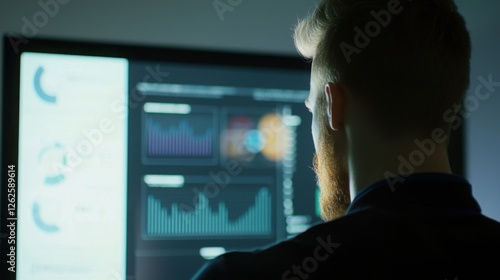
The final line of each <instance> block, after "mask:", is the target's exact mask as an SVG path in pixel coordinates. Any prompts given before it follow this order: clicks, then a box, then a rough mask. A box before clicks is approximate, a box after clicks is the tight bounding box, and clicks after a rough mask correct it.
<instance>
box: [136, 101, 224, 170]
mask: <svg viewBox="0 0 500 280" xmlns="http://www.w3.org/2000/svg"><path fill="white" fill-rule="evenodd" d="M217 130H218V127H217V120H216V118H215V113H214V112H203V111H202V112H196V113H190V114H161V113H158V114H156V113H145V114H144V115H143V135H142V139H143V140H142V141H143V144H142V146H143V148H142V151H143V160H144V163H146V164H162V165H163V164H176V165H179V164H181V165H192V164H198V165H211V164H214V163H215V162H216V160H218V157H219V148H218V146H219V135H218V133H216V132H217Z"/></svg>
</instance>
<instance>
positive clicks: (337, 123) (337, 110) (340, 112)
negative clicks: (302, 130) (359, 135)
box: [325, 83, 347, 130]
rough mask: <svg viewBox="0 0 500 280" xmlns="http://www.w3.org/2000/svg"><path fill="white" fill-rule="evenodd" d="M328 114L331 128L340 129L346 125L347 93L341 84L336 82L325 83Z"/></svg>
mask: <svg viewBox="0 0 500 280" xmlns="http://www.w3.org/2000/svg"><path fill="white" fill-rule="evenodd" d="M325 94H326V110H327V111H326V115H327V118H328V123H329V124H330V128H331V129H333V130H339V129H341V128H343V127H344V121H345V108H346V106H347V93H346V91H345V90H344V88H342V87H341V86H339V85H337V84H334V83H327V84H326V85H325Z"/></svg>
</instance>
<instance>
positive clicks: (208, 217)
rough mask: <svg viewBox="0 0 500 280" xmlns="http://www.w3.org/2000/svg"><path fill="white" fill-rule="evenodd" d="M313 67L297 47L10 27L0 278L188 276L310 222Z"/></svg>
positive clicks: (313, 204) (313, 218) (314, 213)
mask: <svg viewBox="0 0 500 280" xmlns="http://www.w3.org/2000/svg"><path fill="white" fill-rule="evenodd" d="M309 79H310V64H309V63H308V62H306V61H305V60H304V59H302V58H299V57H298V56H279V55H265V54H255V53H254V54H250V53H237V52H216V51H207V50H197V49H175V48H160V47H146V46H139V45H135V46H134V45H118V44H104V43H96V42H79V41H63V40H53V39H29V40H28V39H26V38H16V37H5V38H4V80H3V83H4V90H3V112H2V117H3V125H2V130H3V131H2V133H3V134H2V168H3V169H2V170H3V172H2V176H3V177H2V225H3V226H2V232H6V233H7V234H4V236H3V237H5V238H6V239H2V243H4V242H7V241H10V240H11V239H12V240H15V244H14V243H13V244H11V243H8V244H9V245H8V246H2V250H3V252H2V257H3V256H7V261H10V264H11V265H15V271H16V273H17V275H16V277H17V278H13V277H14V276H13V275H14V274H13V273H9V272H8V271H5V272H6V273H8V274H7V276H6V277H11V278H3V277H2V279H21V280H28V279H29V280H32V279H65V280H69V279H106V280H112V279H113V280H114V279H128V280H130V279H189V277H191V276H192V275H193V273H194V272H195V271H196V270H197V269H198V268H199V267H200V266H201V265H202V264H203V263H204V262H206V261H207V260H209V259H211V258H214V257H216V256H217V255H219V254H221V253H223V252H227V251H231V250H252V249H255V248H259V247H263V246H267V245H270V244H272V243H275V242H278V241H280V240H283V239H285V238H288V237H291V236H294V235H296V234H298V233H300V232H303V231H304V230H306V229H307V228H309V227H310V226H311V225H313V224H315V223H318V222H320V218H319V211H318V204H317V203H318V202H317V201H318V200H317V196H318V190H317V187H316V180H315V175H314V172H313V171H312V169H311V166H312V156H313V153H314V145H313V143H312V137H311V132H310V125H311V115H310V113H309V112H308V110H307V109H306V108H305V106H304V100H305V98H306V97H307V95H308V93H309ZM9 238H11V239H9ZM4 263H5V262H4ZM9 267H10V265H9Z"/></svg>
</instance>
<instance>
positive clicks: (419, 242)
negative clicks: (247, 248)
mask: <svg viewBox="0 0 500 280" xmlns="http://www.w3.org/2000/svg"><path fill="white" fill-rule="evenodd" d="M295 43H296V46H297V49H298V50H299V51H300V53H301V54H302V55H303V56H305V57H307V58H310V59H312V75H311V92H310V95H309V97H308V99H307V101H306V106H307V107H308V108H309V109H310V110H311V112H312V114H313V123H312V135H313V139H314V145H315V148H316V155H315V160H314V166H315V170H316V173H317V177H318V183H319V185H320V188H321V206H322V215H323V218H324V220H325V221H326V222H325V223H322V224H319V225H316V226H314V227H312V228H310V229H309V230H307V231H306V232H304V233H302V234H300V235H298V236H296V237H294V238H292V239H290V240H286V241H283V242H281V243H278V244H273V245H271V246H269V247H268V248H262V249H261V250H257V251H254V252H232V253H227V254H225V255H222V256H220V257H218V258H216V259H215V260H213V261H211V262H209V263H208V264H207V265H206V266H205V267H203V268H202V269H201V270H200V271H199V272H198V273H197V274H196V276H194V279H290V280H292V279H293V280H297V279H443V280H444V279H486V277H485V276H488V279H496V278H499V277H500V272H497V271H495V265H498V263H499V259H500V257H499V255H498V252H500V223H498V222H496V221H494V220H492V219H489V218H487V217H485V216H484V215H482V214H481V209H480V207H479V205H478V204H477V202H476V200H475V199H474V198H473V196H472V190H471V186H470V184H469V183H468V182H467V181H466V180H465V179H464V178H463V177H460V176H457V175H453V174H452V171H451V169H450V163H449V160H448V154H447V142H448V136H449V135H450V132H451V127H452V123H453V118H454V115H455V113H456V112H457V108H459V106H457V105H458V104H461V101H462V99H463V97H464V94H465V92H466V90H467V89H468V87H469V61H470V53H471V47H470V38H469V34H468V31H467V29H466V26H465V22H464V20H463V18H462V16H461V15H460V14H459V13H458V11H457V7H456V5H455V4H454V3H453V1H452V0H413V1H412V0H388V1H384V0H324V1H321V3H320V4H319V5H318V7H317V9H316V11H315V12H314V13H313V14H312V15H311V16H309V17H308V18H306V19H305V20H303V21H301V22H300V23H299V24H298V26H297V27H296V30H295Z"/></svg>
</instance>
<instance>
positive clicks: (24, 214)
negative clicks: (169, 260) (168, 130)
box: [17, 53, 128, 280]
mask: <svg viewBox="0 0 500 280" xmlns="http://www.w3.org/2000/svg"><path fill="white" fill-rule="evenodd" d="M20 74H21V76H20V78H21V79H20V120H19V200H18V211H19V212H18V213H19V216H18V223H19V228H18V236H17V238H18V247H17V248H18V260H19V261H18V267H17V273H18V274H17V276H18V279H20V280H36V279H51V280H56V279H64V280H71V279H95V280H99V279H106V280H109V279H113V280H114V279H117V280H118V279H120V278H125V277H122V276H123V275H125V258H126V250H125V249H126V194H127V192H126V186H127V112H126V111H123V110H117V108H124V106H123V105H125V108H126V104H127V92H128V90H127V89H128V62H127V60H125V59H120V58H102V57H90V56H74V55H57V54H43V53H24V54H22V56H21V73H20Z"/></svg>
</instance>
